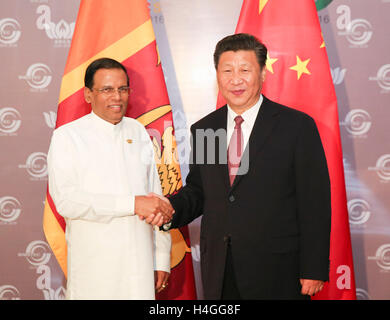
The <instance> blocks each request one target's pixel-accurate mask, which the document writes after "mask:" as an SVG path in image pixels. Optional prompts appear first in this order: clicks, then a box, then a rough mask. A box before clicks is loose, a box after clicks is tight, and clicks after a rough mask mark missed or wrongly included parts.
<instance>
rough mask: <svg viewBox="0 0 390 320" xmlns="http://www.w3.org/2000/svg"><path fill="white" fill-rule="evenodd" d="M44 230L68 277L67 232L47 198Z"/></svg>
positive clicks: (44, 212)
mask: <svg viewBox="0 0 390 320" xmlns="http://www.w3.org/2000/svg"><path fill="white" fill-rule="evenodd" d="M43 231H44V232H45V236H46V240H47V242H48V243H49V245H50V247H51V249H52V251H53V253H54V255H55V256H56V259H57V261H58V264H59V265H60V267H61V269H62V271H63V272H64V275H65V277H66V274H67V268H66V259H67V248H66V240H65V233H64V230H63V229H62V227H61V225H60V224H59V222H58V220H57V219H56V217H55V215H54V213H53V211H52V210H51V208H50V205H49V202H48V200H47V198H46V201H45V208H44V211H43Z"/></svg>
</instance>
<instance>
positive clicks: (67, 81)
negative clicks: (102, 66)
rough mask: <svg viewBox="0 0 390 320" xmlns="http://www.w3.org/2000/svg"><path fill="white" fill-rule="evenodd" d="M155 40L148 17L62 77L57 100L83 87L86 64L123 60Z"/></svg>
mask: <svg viewBox="0 0 390 320" xmlns="http://www.w3.org/2000/svg"><path fill="white" fill-rule="evenodd" d="M154 40H155V36H154V32H153V25H152V21H151V20H150V19H149V20H147V21H146V22H145V23H143V24H142V25H140V26H139V27H137V28H136V29H134V30H133V31H132V32H130V33H128V34H127V35H125V36H124V37H123V38H121V39H119V40H118V41H116V42H115V43H113V44H111V45H110V46H108V47H107V48H105V49H103V50H102V51H100V52H98V53H97V54H96V55H94V56H92V57H90V58H89V59H88V60H86V61H84V62H83V63H81V64H80V65H79V66H77V67H76V68H75V69H73V70H72V71H70V72H68V73H66V74H65V75H64V76H63V78H62V83H61V91H60V98H59V102H58V103H61V102H62V101H64V100H65V99H66V98H68V97H69V96H71V95H72V94H74V93H75V92H77V91H78V90H80V89H81V88H83V87H84V74H85V70H86V69H87V67H88V65H89V64H90V63H91V62H92V61H93V60H95V59H98V58H102V57H110V58H112V59H115V60H118V61H123V60H125V59H127V58H128V57H130V56H132V55H133V54H135V53H137V52H138V51H139V50H141V49H142V48H144V47H146V46H147V45H148V44H150V43H151V42H153V41H154Z"/></svg>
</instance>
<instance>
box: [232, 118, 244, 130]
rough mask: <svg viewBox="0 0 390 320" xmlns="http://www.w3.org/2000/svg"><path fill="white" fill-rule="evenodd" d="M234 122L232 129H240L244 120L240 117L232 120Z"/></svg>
mask: <svg viewBox="0 0 390 320" xmlns="http://www.w3.org/2000/svg"><path fill="white" fill-rule="evenodd" d="M234 122H235V123H236V125H235V126H234V129H237V128H239V127H241V123H243V122H244V119H243V118H242V117H241V116H237V117H235V118H234Z"/></svg>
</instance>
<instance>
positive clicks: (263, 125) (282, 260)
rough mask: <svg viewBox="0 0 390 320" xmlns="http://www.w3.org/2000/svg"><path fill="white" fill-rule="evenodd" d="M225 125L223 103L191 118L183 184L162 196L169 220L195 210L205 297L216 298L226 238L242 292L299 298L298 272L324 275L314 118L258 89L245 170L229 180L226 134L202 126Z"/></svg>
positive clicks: (322, 192) (322, 174)
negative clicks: (199, 219) (172, 211)
mask: <svg viewBox="0 0 390 320" xmlns="http://www.w3.org/2000/svg"><path fill="white" fill-rule="evenodd" d="M226 125H227V106H224V107H222V108H220V109H218V110H216V111H214V112H212V113H211V114H209V115H207V116H206V117H204V118H203V119H201V120H199V121H198V122H196V123H195V124H194V125H192V127H191V133H192V141H191V142H192V152H191V159H192V161H191V162H192V164H190V171H189V174H188V176H187V179H186V185H185V186H184V187H183V188H182V189H181V191H180V192H179V193H178V194H176V195H174V196H172V197H171V198H170V201H171V203H172V206H173V207H174V209H175V211H176V213H175V215H174V217H173V220H172V226H171V228H177V227H181V226H183V225H186V224H188V223H190V222H191V221H192V220H194V219H195V218H197V217H198V216H200V215H203V217H202V222H201V232H200V251H201V273H202V282H203V289H204V295H205V298H206V299H220V298H221V292H222V283H223V276H224V266H225V258H226V249H227V242H228V241H229V242H230V243H231V250H232V257H233V264H234V269H235V273H236V280H237V285H238V288H239V291H240V294H241V296H242V297H243V298H244V299H299V298H302V295H300V283H299V279H300V278H305V279H316V280H327V279H328V273H329V241H330V239H329V238H330V217H331V207H330V182H329V174H328V169H327V164H326V159H325V155H324V150H323V147H322V144H321V140H320V136H319V134H318V130H317V127H316V124H315V122H314V120H313V119H312V118H311V117H309V116H308V115H306V114H305V113H302V112H299V111H297V110H294V109H291V108H288V107H285V106H282V105H280V104H277V103H274V102H272V101H270V100H269V99H267V98H266V97H264V100H263V103H262V105H261V107H260V111H259V113H258V115H257V118H256V121H255V124H254V127H253V129H252V133H251V136H250V139H249V142H248V145H247V147H246V149H245V151H244V154H243V160H242V163H243V162H244V160H245V159H246V160H248V162H249V167H248V168H247V169H248V170H247V172H246V174H242V175H238V176H237V177H236V179H235V181H234V183H233V185H232V186H230V184H229V177H228V166H227V163H226V150H227V142H226V136H224V135H222V134H221V135H220V138H219V139H216V141H214V143H213V141H212V140H213V139H209V140H207V139H203V134H202V132H203V131H204V130H208V131H209V133H211V132H217V133H218V132H219V133H221V132H223V131H224V130H225V131H226ZM221 129H224V130H221ZM218 130H219V131H218ZM248 146H249V147H248ZM220 150H223V152H219V151H220ZM212 153H215V154H216V157H215V163H213V161H212V160H213V159H212V158H213V154H212ZM244 157H247V158H244ZM207 161H209V163H207ZM210 162H211V163H210ZM244 169H245V168H244ZM245 171H246V170H244V172H245Z"/></svg>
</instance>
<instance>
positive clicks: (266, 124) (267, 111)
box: [232, 95, 279, 189]
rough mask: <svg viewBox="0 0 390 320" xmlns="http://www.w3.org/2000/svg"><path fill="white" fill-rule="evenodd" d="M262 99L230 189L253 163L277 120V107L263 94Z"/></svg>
mask: <svg viewBox="0 0 390 320" xmlns="http://www.w3.org/2000/svg"><path fill="white" fill-rule="evenodd" d="M263 99H264V100H263V103H262V104H261V107H260V110H259V113H258V114H257V117H256V121H255V123H254V125H253V128H252V132H251V135H250V137H249V141H248V144H247V146H246V148H245V150H244V153H243V155H242V158H241V164H242V165H240V169H239V171H238V172H239V174H238V175H237V176H236V178H235V179H234V182H233V185H232V189H233V188H234V187H235V186H236V185H237V184H238V183H239V182H240V180H241V179H242V178H243V177H244V176H245V174H246V173H247V172H248V170H250V166H251V164H253V162H254V159H255V158H256V155H257V154H258V152H259V150H260V149H261V148H262V146H263V145H264V143H265V142H266V141H267V139H268V138H269V136H270V134H271V132H272V129H273V128H274V126H275V125H276V124H277V122H278V119H279V117H278V116H277V115H278V113H279V112H278V109H276V108H275V107H274V106H273V103H272V102H271V101H270V100H269V99H267V98H266V97H265V96H264V95H263ZM248 157H249V159H248Z"/></svg>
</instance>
